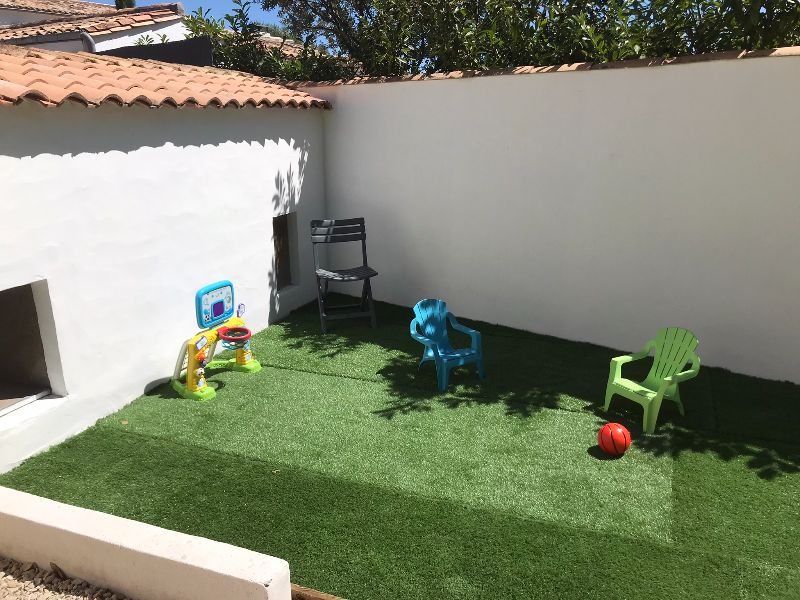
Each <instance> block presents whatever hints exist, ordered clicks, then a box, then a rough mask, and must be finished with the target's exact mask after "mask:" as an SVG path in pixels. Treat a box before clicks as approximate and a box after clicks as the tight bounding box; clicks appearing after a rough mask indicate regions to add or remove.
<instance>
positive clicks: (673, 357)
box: [645, 327, 700, 386]
mask: <svg viewBox="0 0 800 600" xmlns="http://www.w3.org/2000/svg"><path fill="white" fill-rule="evenodd" d="M699 343H700V341H699V340H698V339H697V336H695V334H694V333H692V332H691V331H689V330H688V329H682V328H680V327H668V328H665V329H662V330H660V331H659V332H658V335H657V336H656V352H655V356H654V357H653V366H652V367H651V368H650V373H649V374H648V375H647V379H645V382H646V384H650V385H651V386H655V385H658V383H660V382H661V381H662V380H663V379H664V378H665V377H672V376H673V375H675V374H676V373H679V372H680V371H681V370H682V369H683V367H685V366H686V364H687V363H688V362H689V361H690V360H691V359H692V357H693V356H694V351H695V349H696V348H697V345H698V344H699Z"/></svg>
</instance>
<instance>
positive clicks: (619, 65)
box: [283, 46, 800, 89]
mask: <svg viewBox="0 0 800 600" xmlns="http://www.w3.org/2000/svg"><path fill="white" fill-rule="evenodd" d="M781 56H800V46H787V47H784V48H773V49H769V50H735V51H731V52H714V53H709V54H694V55H691V56H678V57H676V58H642V59H633V60H617V61H612V62H605V63H588V62H584V63H567V64H563V65H550V66H544V67H533V66H527V67H514V68H511V69H494V70H488V71H450V72H448V73H432V74H430V75H406V76H403V77H355V78H353V79H338V80H335V81H286V82H283V83H284V85H286V86H288V87H291V88H294V89H297V88H306V87H327V86H335V85H360V84H368V83H392V82H399V81H437V80H442V79H466V78H470V77H492V76H497V75H532V74H536V73H569V72H575V71H602V70H606V69H630V68H639V67H662V66H666V65H681V64H688V63H697V62H708V61H714V60H741V59H749V58H766V57H781Z"/></svg>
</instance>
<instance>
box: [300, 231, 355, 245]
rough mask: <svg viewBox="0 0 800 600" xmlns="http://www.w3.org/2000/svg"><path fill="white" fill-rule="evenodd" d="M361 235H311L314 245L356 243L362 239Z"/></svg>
mask: <svg viewBox="0 0 800 600" xmlns="http://www.w3.org/2000/svg"><path fill="white" fill-rule="evenodd" d="M364 237H365V236H364V234H363V233H346V234H344V235H312V236H311V241H312V242H313V243H314V244H338V243H339V242H358V241H360V240H363V239H364Z"/></svg>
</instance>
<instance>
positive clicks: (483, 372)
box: [476, 357, 486, 379]
mask: <svg viewBox="0 0 800 600" xmlns="http://www.w3.org/2000/svg"><path fill="white" fill-rule="evenodd" d="M476 366H477V367H478V377H480V378H481V379H486V369H484V368H483V357H481V358H480V359H479V360H478V362H477V363H476Z"/></svg>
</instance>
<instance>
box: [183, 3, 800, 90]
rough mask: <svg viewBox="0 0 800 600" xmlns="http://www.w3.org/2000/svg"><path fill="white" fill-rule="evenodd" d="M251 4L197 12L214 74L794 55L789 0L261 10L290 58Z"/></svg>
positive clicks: (797, 26) (324, 75)
mask: <svg viewBox="0 0 800 600" xmlns="http://www.w3.org/2000/svg"><path fill="white" fill-rule="evenodd" d="M251 2H252V0H234V4H235V6H234V10H233V12H232V13H231V14H230V15H227V16H226V17H225V18H224V19H222V20H219V21H217V20H214V19H211V18H209V17H208V15H207V14H204V13H202V12H201V11H198V12H197V13H195V14H194V15H192V16H190V17H189V26H190V29H191V30H192V32H193V34H194V35H209V36H210V37H211V38H212V41H213V44H214V47H215V51H216V52H215V56H216V57H218V58H217V62H218V65H219V66H227V67H230V68H237V69H241V70H245V71H251V72H253V73H259V74H264V75H275V76H280V77H285V78H288V79H333V78H338V77H348V76H352V75H354V74H365V75H406V74H415V73H431V72H437V71H450V70H460V69H493V68H507V67H513V66H518V65H547V64H559V63H567V62H581V61H589V62H605V61H611V60H622V59H628V58H646V57H669V56H678V55H685V54H699V53H704V52H719V51H724V50H751V49H758V48H770V47H777V46H790V45H798V44H800V1H798V0H763V1H760V2H759V1H756V0H752V1H749V0H748V1H746V0H611V1H609V2H586V1H581V0H577V1H576V0H543V1H536V0H262V6H263V8H264V9H266V10H273V9H277V10H278V14H279V17H280V19H281V22H282V27H281V28H280V29H279V31H280V32H281V33H282V34H288V35H291V36H292V37H293V38H294V39H295V40H298V41H300V42H301V43H302V44H303V48H304V50H303V52H302V54H301V55H300V56H297V57H291V58H290V57H286V56H285V55H284V54H283V53H282V52H281V51H280V49H277V48H272V49H266V48H263V47H262V46H261V45H260V44H259V43H258V41H257V40H258V36H259V35H260V34H261V33H262V30H261V27H260V26H258V25H256V24H254V23H252V22H251V21H250V20H249V17H248V6H249V5H250V4H251Z"/></svg>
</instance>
